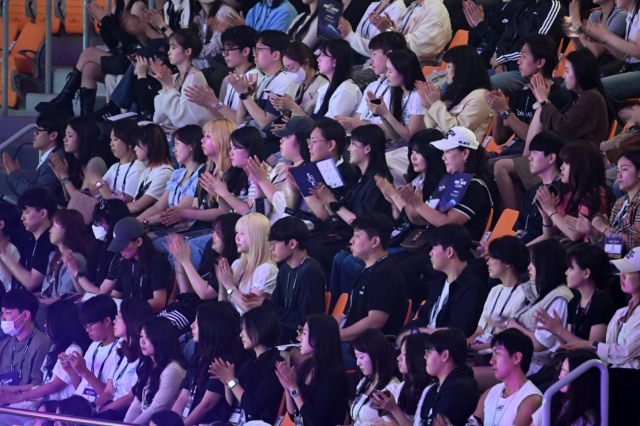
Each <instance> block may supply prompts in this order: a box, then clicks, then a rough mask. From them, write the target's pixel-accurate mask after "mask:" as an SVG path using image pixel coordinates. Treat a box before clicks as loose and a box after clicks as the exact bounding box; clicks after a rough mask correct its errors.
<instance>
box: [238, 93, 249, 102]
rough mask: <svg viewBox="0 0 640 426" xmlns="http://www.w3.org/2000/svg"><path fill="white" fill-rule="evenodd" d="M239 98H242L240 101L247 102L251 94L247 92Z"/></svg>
mask: <svg viewBox="0 0 640 426" xmlns="http://www.w3.org/2000/svg"><path fill="white" fill-rule="evenodd" d="M239 97H240V100H242V101H246V100H247V98H248V97H249V93H247V92H244V93H240V96H239Z"/></svg>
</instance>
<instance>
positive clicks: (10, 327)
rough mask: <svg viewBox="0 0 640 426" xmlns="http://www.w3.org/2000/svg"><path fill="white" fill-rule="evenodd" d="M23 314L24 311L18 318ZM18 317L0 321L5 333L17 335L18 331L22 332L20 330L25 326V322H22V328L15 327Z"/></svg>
mask: <svg viewBox="0 0 640 426" xmlns="http://www.w3.org/2000/svg"><path fill="white" fill-rule="evenodd" d="M23 314H24V312H23V313H21V314H20V315H18V318H20V317H21V316H22V315H23ZM18 318H16V319H15V320H13V321H1V322H0V325H1V326H2V331H3V332H4V334H8V335H9V336H15V335H17V334H18V333H20V330H22V327H24V323H22V325H21V326H20V328H16V327H15V323H16V320H17V319H18Z"/></svg>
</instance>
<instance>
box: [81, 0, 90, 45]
mask: <svg viewBox="0 0 640 426" xmlns="http://www.w3.org/2000/svg"><path fill="white" fill-rule="evenodd" d="M89 3H91V0H84V8H83V11H82V50H83V51H84V50H85V49H86V48H87V47H89V25H90V24H89V22H90V19H89V10H88V9H87V5H88V4H89Z"/></svg>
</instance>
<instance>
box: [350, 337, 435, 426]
mask: <svg viewBox="0 0 640 426" xmlns="http://www.w3.org/2000/svg"><path fill="white" fill-rule="evenodd" d="M352 345H353V349H354V352H355V357H356V364H357V366H358V368H359V369H360V371H361V372H362V374H363V375H364V377H363V378H362V380H360V383H358V386H357V388H356V396H355V399H354V400H353V404H352V405H351V408H350V410H349V415H350V416H351V420H352V421H353V425H354V426H365V425H374V424H377V423H384V422H392V419H391V417H390V416H389V415H385V416H382V417H381V416H380V415H379V414H378V409H377V407H375V406H372V404H371V402H372V398H373V395H375V394H377V393H378V392H382V393H385V392H386V393H388V394H389V395H395V394H397V393H398V386H399V385H400V381H399V380H398V379H397V378H396V377H395V376H394V374H395V371H396V368H397V363H396V361H395V360H394V357H393V351H392V350H391V346H389V343H388V342H387V339H386V337H384V334H382V332H381V331H380V330H376V329H373V328H369V329H367V330H365V331H363V332H362V333H360V334H359V335H358V336H357V337H356V338H355V339H353V342H352ZM425 368H426V364H425Z"/></svg>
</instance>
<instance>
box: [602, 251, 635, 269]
mask: <svg viewBox="0 0 640 426" xmlns="http://www.w3.org/2000/svg"><path fill="white" fill-rule="evenodd" d="M609 262H610V263H611V264H612V265H613V266H615V267H616V268H618V269H619V270H620V272H626V273H630V272H639V271H640V247H636V248H634V249H633V250H631V251H630V252H629V253H627V255H626V256H625V257H623V258H622V259H617V260H610V261H609Z"/></svg>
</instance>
